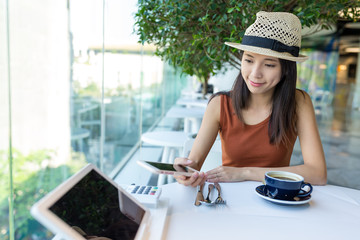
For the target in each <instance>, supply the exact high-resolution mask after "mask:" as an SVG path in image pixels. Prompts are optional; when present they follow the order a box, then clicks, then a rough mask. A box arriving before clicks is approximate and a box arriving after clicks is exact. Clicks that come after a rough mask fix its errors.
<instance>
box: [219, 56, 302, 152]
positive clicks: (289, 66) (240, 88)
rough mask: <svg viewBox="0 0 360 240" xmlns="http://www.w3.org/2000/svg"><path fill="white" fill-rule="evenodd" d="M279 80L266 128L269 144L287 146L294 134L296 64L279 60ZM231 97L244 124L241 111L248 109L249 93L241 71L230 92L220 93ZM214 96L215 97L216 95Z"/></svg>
mask: <svg viewBox="0 0 360 240" xmlns="http://www.w3.org/2000/svg"><path fill="white" fill-rule="evenodd" d="M279 60H280V64H281V79H280V82H279V83H278V84H277V85H276V86H275V91H274V93H273V97H272V102H273V103H272V111H271V115H270V121H269V126H268V134H269V138H270V144H273V145H279V144H280V143H284V144H287V143H288V142H289V136H291V135H294V134H295V133H296V100H295V92H296V79H297V71H296V62H293V61H288V60H284V59H279ZM218 94H226V95H228V96H230V97H231V101H232V105H233V107H234V109H235V113H236V115H237V117H238V118H239V119H240V120H241V121H242V122H244V118H243V116H242V109H247V108H248V107H249V102H250V101H249V100H250V95H251V93H250V91H249V89H248V88H247V86H246V83H245V81H244V79H243V77H242V74H241V70H240V72H239V75H238V76H237V78H236V81H235V83H234V85H233V87H232V90H231V91H230V92H220V93H218ZM218 94H216V95H218Z"/></svg>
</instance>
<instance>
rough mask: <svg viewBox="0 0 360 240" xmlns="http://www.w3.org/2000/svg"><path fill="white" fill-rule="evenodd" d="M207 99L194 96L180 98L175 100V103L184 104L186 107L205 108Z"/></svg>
mask: <svg viewBox="0 0 360 240" xmlns="http://www.w3.org/2000/svg"><path fill="white" fill-rule="evenodd" d="M208 102H209V100H208V99H202V98H201V99H196V98H180V99H178V100H177V101H176V104H177V105H182V106H186V107H187V108H190V107H202V108H206V107H207V105H208Z"/></svg>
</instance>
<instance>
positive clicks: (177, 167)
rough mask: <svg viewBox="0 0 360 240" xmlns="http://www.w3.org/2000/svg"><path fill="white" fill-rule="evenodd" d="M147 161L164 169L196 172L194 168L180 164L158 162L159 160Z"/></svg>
mask: <svg viewBox="0 0 360 240" xmlns="http://www.w3.org/2000/svg"><path fill="white" fill-rule="evenodd" d="M147 163H148V164H150V165H151V166H154V167H156V168H158V169H159V170H162V171H172V172H187V173H193V172H194V170H192V169H190V168H188V167H186V166H183V165H179V164H170V163H158V162H147Z"/></svg>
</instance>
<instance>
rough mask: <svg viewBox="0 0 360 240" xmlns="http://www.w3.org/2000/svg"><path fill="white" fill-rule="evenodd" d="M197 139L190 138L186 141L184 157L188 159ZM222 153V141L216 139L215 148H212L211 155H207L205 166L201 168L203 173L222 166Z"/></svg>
mask: <svg viewBox="0 0 360 240" xmlns="http://www.w3.org/2000/svg"><path fill="white" fill-rule="evenodd" d="M194 141H195V139H194V138H189V139H188V140H186V141H185V143H184V147H183V156H184V157H188V156H189V154H190V151H191V148H192V146H193V144H194ZM221 155H222V151H221V141H220V139H218V138H217V139H216V140H215V142H214V144H213V146H212V147H211V149H210V151H209V154H208V155H207V157H206V159H205V162H204V164H203V165H202V167H201V169H200V170H201V171H202V172H206V171H209V170H211V169H214V168H216V167H218V166H220V165H221V164H222V156H221Z"/></svg>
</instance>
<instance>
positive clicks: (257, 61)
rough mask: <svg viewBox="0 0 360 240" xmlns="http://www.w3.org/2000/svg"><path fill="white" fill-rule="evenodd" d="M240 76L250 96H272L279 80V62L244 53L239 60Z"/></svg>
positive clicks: (274, 59) (272, 58)
mask: <svg viewBox="0 0 360 240" xmlns="http://www.w3.org/2000/svg"><path fill="white" fill-rule="evenodd" d="M241 74H242V76H243V78H244V81H245V83H246V85H247V87H248V89H249V91H250V92H251V93H252V94H272V93H273V91H274V87H275V86H276V84H278V83H279V82H280V79H281V65H280V60H279V59H278V58H275V57H268V56H264V55H260V54H256V53H251V52H246V51H245V52H244V54H243V57H242V60H241Z"/></svg>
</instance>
